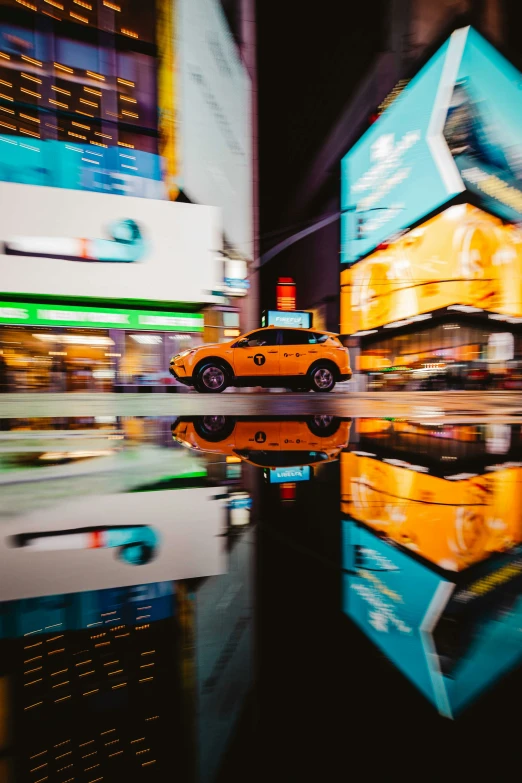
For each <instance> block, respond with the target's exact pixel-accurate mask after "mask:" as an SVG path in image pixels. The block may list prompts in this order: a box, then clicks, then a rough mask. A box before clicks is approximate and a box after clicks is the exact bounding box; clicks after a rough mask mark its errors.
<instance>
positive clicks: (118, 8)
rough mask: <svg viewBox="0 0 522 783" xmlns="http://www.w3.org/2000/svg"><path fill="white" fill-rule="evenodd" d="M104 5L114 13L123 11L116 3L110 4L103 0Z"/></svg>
mask: <svg viewBox="0 0 522 783" xmlns="http://www.w3.org/2000/svg"><path fill="white" fill-rule="evenodd" d="M103 5H105V6H106V7H107V8H112V10H113V11H121V8H120V6H119V5H115V4H114V3H109V1H108V0H103Z"/></svg>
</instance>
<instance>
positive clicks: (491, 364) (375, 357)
mask: <svg viewBox="0 0 522 783" xmlns="http://www.w3.org/2000/svg"><path fill="white" fill-rule="evenodd" d="M511 329H512V327H511V326H508V325H507V324H506V325H505V327H504V328H502V327H500V328H497V329H494V328H493V327H492V325H491V324H490V323H489V322H488V323H485V324H484V323H480V322H476V323H468V322H464V321H460V320H457V319H455V321H452V322H445V323H439V324H437V325H435V326H432V327H431V328H428V329H423V330H420V331H415V332H411V333H403V334H394V335H389V336H388V335H387V334H382V335H380V336H379V337H378V338H377V339H375V338H374V339H367V340H363V341H361V352H360V356H359V359H358V368H357V369H358V370H360V371H361V372H363V373H366V374H367V375H368V378H369V385H370V388H383V387H384V388H405V387H408V388H429V387H430V383H431V381H432V380H433V379H434V378H437V380H438V381H439V382H441V383H439V385H443V386H448V384H449V386H452V385H454V386H455V387H456V388H458V387H459V386H460V385H464V386H466V385H469V382H470V379H471V381H472V382H478V381H479V380H481V379H482V380H484V381H485V380H486V378H487V379H488V382H489V381H492V382H493V381H494V383H493V385H494V386H495V385H497V386H499V385H500V387H501V388H502V387H503V384H504V381H506V382H508V380H507V379H509V378H511V377H512V376H513V374H515V375H516V374H517V373H519V374H520V368H521V367H522V334H520V333H517V332H513V331H512V330H511ZM481 374H482V375H481ZM482 376H484V377H483V378H482ZM517 377H518V375H517ZM449 381H454V383H449Z"/></svg>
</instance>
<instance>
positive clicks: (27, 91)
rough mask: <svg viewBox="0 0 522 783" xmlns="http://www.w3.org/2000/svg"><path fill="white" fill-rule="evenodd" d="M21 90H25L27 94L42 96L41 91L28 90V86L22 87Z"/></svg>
mask: <svg viewBox="0 0 522 783" xmlns="http://www.w3.org/2000/svg"><path fill="white" fill-rule="evenodd" d="M20 92H25V93H26V95H32V96H33V97H34V98H41V97H42V96H41V95H40V93H39V92H34V90H28V89H27V87H20Z"/></svg>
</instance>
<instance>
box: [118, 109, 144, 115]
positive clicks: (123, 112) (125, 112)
mask: <svg viewBox="0 0 522 783" xmlns="http://www.w3.org/2000/svg"><path fill="white" fill-rule="evenodd" d="M122 114H124V115H125V116H126V117H139V116H140V115H139V114H136V112H135V111H125V109H124V110H123V111H122Z"/></svg>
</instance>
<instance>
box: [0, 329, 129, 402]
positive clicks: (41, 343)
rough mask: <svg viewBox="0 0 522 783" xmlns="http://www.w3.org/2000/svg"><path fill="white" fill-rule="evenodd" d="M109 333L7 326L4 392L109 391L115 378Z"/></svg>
mask: <svg viewBox="0 0 522 783" xmlns="http://www.w3.org/2000/svg"><path fill="white" fill-rule="evenodd" d="M113 347H114V343H113V340H112V339H111V338H110V337H109V335H108V332H107V331H102V330H90V329H84V330H81V329H78V330H76V329H75V330H63V331H62V330H57V329H45V328H43V327H32V328H31V327H18V328H17V327H3V328H2V329H1V330H0V351H1V361H0V365H1V367H2V376H3V378H4V381H3V384H2V385H3V387H4V390H5V391H55V392H62V391H63V392H66V391H109V390H110V389H111V388H112V386H113V383H114V378H115V358H116V357H115V356H114V351H113V350H111V348H113Z"/></svg>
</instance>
